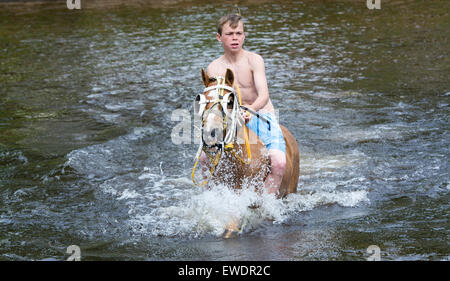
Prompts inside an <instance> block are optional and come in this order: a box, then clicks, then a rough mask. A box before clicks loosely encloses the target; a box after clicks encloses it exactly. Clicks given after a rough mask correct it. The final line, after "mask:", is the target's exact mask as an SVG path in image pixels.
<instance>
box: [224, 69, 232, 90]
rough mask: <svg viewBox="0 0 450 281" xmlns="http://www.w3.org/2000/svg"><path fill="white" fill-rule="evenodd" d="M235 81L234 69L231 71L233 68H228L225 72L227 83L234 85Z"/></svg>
mask: <svg viewBox="0 0 450 281" xmlns="http://www.w3.org/2000/svg"><path fill="white" fill-rule="evenodd" d="M233 82H234V74H233V71H231V69H229V68H227V72H226V73H225V83H226V84H227V85H230V86H232V85H233Z"/></svg>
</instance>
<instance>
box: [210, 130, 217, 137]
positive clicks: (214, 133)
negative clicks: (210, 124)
mask: <svg viewBox="0 0 450 281" xmlns="http://www.w3.org/2000/svg"><path fill="white" fill-rule="evenodd" d="M211 137H213V138H215V137H216V129H212V130H211Z"/></svg>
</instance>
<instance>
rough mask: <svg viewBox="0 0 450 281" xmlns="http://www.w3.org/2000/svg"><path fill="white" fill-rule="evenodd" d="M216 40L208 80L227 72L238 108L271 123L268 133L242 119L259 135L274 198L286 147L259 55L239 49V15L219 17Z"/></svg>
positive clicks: (262, 126)
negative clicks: (238, 96) (237, 94)
mask: <svg viewBox="0 0 450 281" xmlns="http://www.w3.org/2000/svg"><path fill="white" fill-rule="evenodd" d="M216 37H217V40H218V41H219V42H221V43H222V46H223V50H224V54H223V55H222V56H221V57H219V58H217V59H215V60H214V61H213V62H211V63H210V64H209V66H208V68H207V70H206V71H207V74H208V76H210V77H211V76H212V77H215V76H222V77H223V76H225V72H226V69H227V68H229V69H231V70H232V71H233V73H234V77H235V83H237V84H238V86H239V89H240V91H241V98H242V105H244V106H246V107H248V108H249V109H252V110H254V111H256V112H258V113H260V114H262V115H264V116H265V117H266V118H267V119H269V120H270V121H272V122H271V126H270V131H269V129H268V125H267V123H266V122H263V121H261V120H260V119H259V118H257V117H256V116H250V115H245V116H244V117H245V119H246V122H248V123H247V126H248V127H249V129H251V130H253V131H254V132H255V133H256V132H257V131H258V132H259V133H258V136H259V137H260V138H261V140H262V142H263V143H264V144H265V145H266V147H267V149H268V151H269V157H270V173H269V175H268V176H267V178H266V181H265V187H266V188H267V192H268V193H272V194H276V193H277V192H278V189H279V187H280V184H281V180H282V179H283V175H284V171H285V169H286V154H285V153H286V145H285V142H284V139H283V135H282V132H281V129H280V126H279V124H278V121H277V120H276V118H275V112H274V107H273V105H272V102H271V100H270V98H269V90H268V87H267V80H266V73H265V66H264V60H263V58H262V57H261V56H260V55H258V54H255V53H252V52H249V51H246V50H244V49H243V48H242V47H243V44H244V40H245V33H244V23H243V22H242V18H241V16H240V15H237V14H229V15H226V16H224V17H222V18H221V19H220V20H219V24H218V30H217V34H216Z"/></svg>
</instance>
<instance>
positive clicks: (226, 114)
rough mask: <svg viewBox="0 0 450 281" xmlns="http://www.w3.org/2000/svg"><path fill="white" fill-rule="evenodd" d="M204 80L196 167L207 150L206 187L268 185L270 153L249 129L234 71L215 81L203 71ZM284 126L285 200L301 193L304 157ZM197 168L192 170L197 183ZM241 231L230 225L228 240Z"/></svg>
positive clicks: (197, 110)
mask: <svg viewBox="0 0 450 281" xmlns="http://www.w3.org/2000/svg"><path fill="white" fill-rule="evenodd" d="M202 80H203V83H204V84H205V87H206V88H205V89H204V92H203V94H199V95H197V97H196V98H195V102H194V111H195V114H197V115H198V116H200V118H201V122H202V128H201V130H202V142H201V144H200V147H199V150H198V152H197V156H196V163H195V166H197V164H198V162H199V159H200V158H201V157H200V156H201V154H202V151H203V152H204V155H206V156H207V158H206V157H204V158H205V159H206V161H205V159H203V161H202V162H204V163H202V164H203V165H202V166H203V168H204V169H205V167H206V166H209V168H210V178H209V179H208V180H207V181H204V182H203V184H207V183H208V182H209V180H213V181H214V182H216V183H223V184H225V185H227V186H231V187H232V188H234V189H240V188H242V186H243V184H248V183H253V184H255V186H259V187H261V186H264V183H263V182H264V179H265V177H266V176H267V175H268V173H269V171H270V161H269V156H268V151H267V149H266V148H265V145H264V144H263V143H262V142H261V140H260V139H259V137H258V136H257V135H256V133H255V132H253V131H252V130H249V129H248V128H247V126H245V122H244V120H243V117H242V111H241V108H240V92H239V87H237V86H236V88H237V91H236V90H235V89H234V88H233V83H234V74H233V72H232V71H231V70H230V69H227V71H226V74H225V77H214V78H213V77H208V75H207V74H206V72H205V71H204V70H203V69H202ZM252 118H263V117H260V116H252ZM280 127H281V130H282V133H283V137H284V140H285V142H286V170H285V173H284V176H283V180H282V182H281V185H280V188H279V192H278V197H279V198H282V197H285V196H286V195H287V194H289V193H295V192H296V191H297V183H298V175H299V161H300V155H299V151H298V145H297V141H296V140H295V138H294V136H293V135H292V134H291V133H290V132H289V131H288V129H286V128H285V127H283V126H281V125H280ZM208 159H209V161H207V160H208ZM195 166H194V169H193V171H192V180H193V181H194V183H196V182H195V180H194V173H195ZM206 169H207V168H206ZM237 230H238V222H236V221H234V222H231V223H229V224H228V226H227V230H226V233H228V234H225V237H227V236H229V234H230V233H232V232H236V231H237Z"/></svg>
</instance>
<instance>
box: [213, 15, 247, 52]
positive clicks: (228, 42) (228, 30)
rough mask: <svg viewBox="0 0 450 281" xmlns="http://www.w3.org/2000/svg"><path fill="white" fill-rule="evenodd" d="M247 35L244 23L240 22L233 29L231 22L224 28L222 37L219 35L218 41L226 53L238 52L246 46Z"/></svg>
mask: <svg viewBox="0 0 450 281" xmlns="http://www.w3.org/2000/svg"><path fill="white" fill-rule="evenodd" d="M244 39H245V33H244V23H243V22H242V21H239V24H238V26H237V27H236V28H232V27H231V26H230V23H229V22H226V23H225V24H224V25H223V27H222V36H220V34H217V40H219V42H222V45H223V48H224V50H225V51H229V52H237V51H240V50H241V49H242V45H243V44H244Z"/></svg>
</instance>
